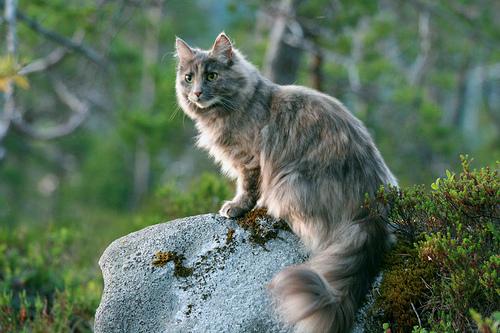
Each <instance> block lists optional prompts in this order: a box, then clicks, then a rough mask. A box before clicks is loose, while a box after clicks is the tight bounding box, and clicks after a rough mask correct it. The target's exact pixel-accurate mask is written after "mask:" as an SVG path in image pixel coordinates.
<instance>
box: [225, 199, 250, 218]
mask: <svg viewBox="0 0 500 333" xmlns="http://www.w3.org/2000/svg"><path fill="white" fill-rule="evenodd" d="M250 209H251V208H248V207H243V206H242V205H240V204H239V203H238V202H234V201H226V202H225V203H224V204H223V205H222V208H221V209H220V211H219V214H220V215H222V216H224V217H228V218H234V217H240V216H243V215H244V214H245V213H246V212H248V211H249V210H250Z"/></svg>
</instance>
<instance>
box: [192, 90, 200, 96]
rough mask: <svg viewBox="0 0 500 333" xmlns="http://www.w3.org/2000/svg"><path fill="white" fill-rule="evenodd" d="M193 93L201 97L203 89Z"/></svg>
mask: <svg viewBox="0 0 500 333" xmlns="http://www.w3.org/2000/svg"><path fill="white" fill-rule="evenodd" d="M193 94H195V95H196V97H200V95H201V91H195V92H193Z"/></svg>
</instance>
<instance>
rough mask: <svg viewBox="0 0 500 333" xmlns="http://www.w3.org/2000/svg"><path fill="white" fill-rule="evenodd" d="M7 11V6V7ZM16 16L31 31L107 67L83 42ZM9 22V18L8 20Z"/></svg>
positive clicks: (100, 56) (19, 15) (7, 0)
mask: <svg viewBox="0 0 500 333" xmlns="http://www.w3.org/2000/svg"><path fill="white" fill-rule="evenodd" d="M11 1H13V0H0V5H3V4H4V2H5V3H6V4H8V3H9V2H11ZM5 8H6V10H7V6H6V7H5ZM15 16H16V17H17V19H18V20H19V21H22V22H23V23H24V24H26V25H27V26H28V27H29V28H30V29H31V30H33V31H35V32H37V33H39V34H41V35H42V36H44V37H45V38H47V39H49V40H51V41H53V42H55V43H57V44H59V45H62V46H64V47H66V48H67V49H69V50H71V51H74V52H76V53H79V54H81V55H83V56H84V57H86V58H87V59H89V60H90V61H92V62H93V63H95V64H97V65H99V66H103V67H104V66H105V64H106V62H105V60H104V57H103V56H102V55H100V54H99V53H97V52H96V51H95V50H94V49H92V48H90V47H88V46H84V45H83V44H82V43H81V42H75V41H73V40H71V39H69V38H67V37H65V36H63V35H60V34H58V33H57V32H55V31H52V30H49V29H47V28H44V27H43V26H42V25H40V23H38V22H37V21H36V20H34V19H32V18H30V17H28V16H27V15H25V14H23V13H22V12H20V11H17V12H16V13H15ZM6 20H7V18H6Z"/></svg>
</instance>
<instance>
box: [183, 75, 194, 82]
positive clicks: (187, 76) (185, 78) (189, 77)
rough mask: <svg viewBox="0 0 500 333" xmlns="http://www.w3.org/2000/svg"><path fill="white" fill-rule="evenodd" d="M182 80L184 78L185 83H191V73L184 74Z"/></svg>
mask: <svg viewBox="0 0 500 333" xmlns="http://www.w3.org/2000/svg"><path fill="white" fill-rule="evenodd" d="M184 80H186V82H187V83H191V82H193V75H191V74H186V75H185V76H184Z"/></svg>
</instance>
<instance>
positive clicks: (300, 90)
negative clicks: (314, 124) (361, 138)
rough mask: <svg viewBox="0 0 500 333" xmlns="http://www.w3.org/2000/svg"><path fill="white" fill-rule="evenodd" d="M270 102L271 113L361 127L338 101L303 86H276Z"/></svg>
mask: <svg viewBox="0 0 500 333" xmlns="http://www.w3.org/2000/svg"><path fill="white" fill-rule="evenodd" d="M272 101H273V102H272V107H271V111H272V112H273V111H274V112H288V113H291V114H295V116H298V117H312V118H317V117H321V118H323V120H325V121H327V122H328V120H332V121H336V122H339V121H340V122H346V123H351V124H352V125H357V126H359V125H361V122H360V121H359V120H358V119H357V118H356V117H354V116H353V115H352V114H351V112H349V110H348V109H347V108H346V107H345V106H344V105H343V104H342V103H341V102H340V101H339V100H338V99H336V98H334V97H332V96H330V95H327V94H324V93H322V92H319V91H317V90H314V89H311V88H307V87H304V86H299V85H286V86H278V88H277V89H276V90H275V92H274V94H273V99H272ZM362 127H363V126H362Z"/></svg>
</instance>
